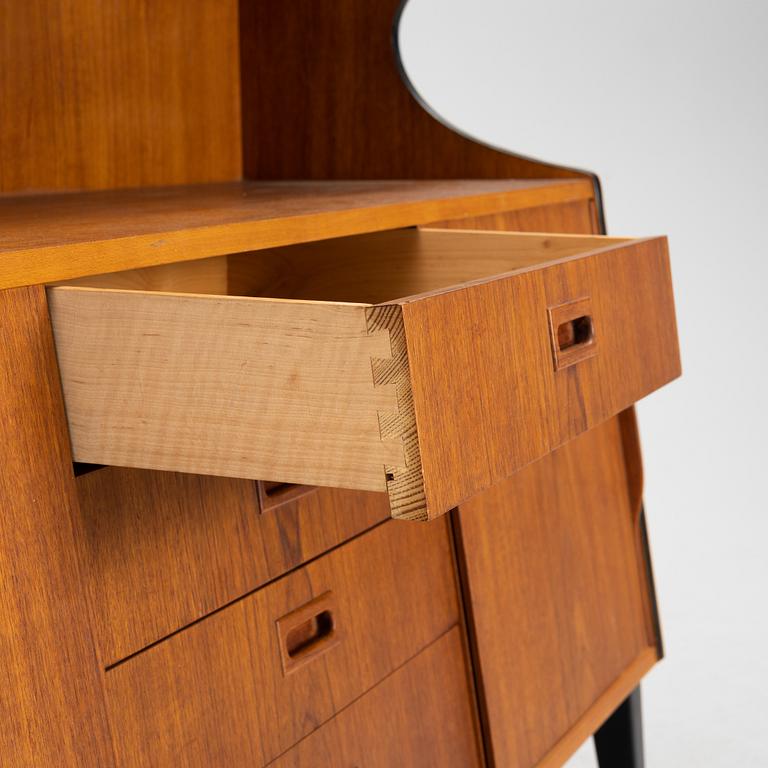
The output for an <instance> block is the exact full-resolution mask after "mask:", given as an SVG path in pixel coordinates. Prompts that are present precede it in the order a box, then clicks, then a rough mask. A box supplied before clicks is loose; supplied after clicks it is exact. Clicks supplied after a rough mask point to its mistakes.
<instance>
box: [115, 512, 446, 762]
mask: <svg viewBox="0 0 768 768" xmlns="http://www.w3.org/2000/svg"><path fill="white" fill-rule="evenodd" d="M457 621H458V603H457V595H456V586H455V580H454V566H453V561H452V554H451V547H450V540H449V534H448V528H447V523H446V522H445V521H442V520H441V521H437V522H435V523H433V524H431V525H428V526H412V525H403V524H401V523H398V522H395V521H391V520H389V521H386V522H384V523H382V524H381V525H379V526H378V527H376V528H374V529H373V530H372V531H369V532H368V533H366V534H363V535H362V536H360V537H358V538H356V539H355V540H353V541H352V542H350V543H348V544H346V545H344V546H342V547H339V548H338V549H336V550H334V551H333V552H330V553H328V554H327V555H324V556H323V557H321V558H318V559H317V560H315V561H313V562H311V563H309V564H308V565H307V566H305V567H303V568H301V569H299V570H297V571H294V572H293V573H291V574H289V575H287V576H285V577H283V578H282V579H279V580H278V581H276V582H274V583H272V584H270V585H268V586H266V587H264V588H263V589H261V590H259V591H258V592H256V593H254V594H253V595H250V596H248V597H246V598H243V599H242V600H239V601H238V602H236V603H235V604H233V605H230V606H228V607H227V608H224V609H222V610H220V611H218V612H217V613H215V614H213V615H211V616H209V617H207V618H206V619H204V620H202V621H200V622H199V623H197V624H195V625H194V626H192V627H189V628H188V629H186V630H184V631H182V632H179V633H178V634H176V635H174V636H173V637H171V638H169V639H167V640H165V641H164V642H162V643H159V644H158V645H155V646H154V647H152V648H149V649H147V650H146V651H144V652H142V653H140V654H138V655H136V656H134V657H132V658H130V659H127V660H126V661H124V662H122V663H121V664H119V665H117V666H115V667H113V668H111V669H109V670H108V671H107V672H106V677H105V686H106V694H107V701H108V708H109V713H110V721H111V730H112V734H113V739H114V743H115V749H116V753H117V757H118V763H119V764H120V765H123V766H150V765H151V766H177V765H185V766H206V768H207V766H211V765H222V766H224V765H226V766H241V765H242V766H246V765H247V766H260V765H264V764H265V763H267V762H269V761H270V760H273V759H274V758H276V757H278V756H279V755H280V754H282V753H283V752H285V751H286V750H287V749H288V748H290V747H291V746H293V745H294V744H296V742H298V741H299V740H300V739H301V738H303V737H304V736H307V735H308V734H310V733H311V732H312V731H314V730H316V729H317V728H318V727H319V726H320V725H321V724H322V723H324V722H326V721H328V720H329V719H330V718H331V717H333V716H334V715H335V714H337V713H338V712H340V711H341V710H342V709H343V708H344V707H346V706H348V705H349V704H350V703H351V702H353V701H354V700H356V699H357V698H359V697H360V696H361V695H362V694H363V693H365V692H366V691H368V690H370V689H371V688H373V687H374V686H375V685H377V684H378V683H379V682H381V681H382V680H384V679H385V678H386V677H387V676H388V675H390V674H391V673H392V672H394V671H395V670H397V669H398V668H400V667H401V666H402V665H403V664H405V663H406V662H407V661H408V660H409V659H411V658H413V657H414V656H416V655H417V654H419V653H420V652H421V651H422V650H424V649H425V648H427V647H428V646H429V645H430V644H431V643H432V642H433V641H434V640H436V639H437V638H438V637H441V636H442V635H443V634H445V633H446V632H447V631H448V630H449V629H450V628H451V627H453V626H454V625H455V624H456V623H457ZM384 716H386V715H384Z"/></svg>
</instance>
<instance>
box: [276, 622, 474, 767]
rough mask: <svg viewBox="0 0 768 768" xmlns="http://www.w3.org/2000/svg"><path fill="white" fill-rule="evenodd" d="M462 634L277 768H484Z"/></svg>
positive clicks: (444, 641) (441, 643)
mask: <svg viewBox="0 0 768 768" xmlns="http://www.w3.org/2000/svg"><path fill="white" fill-rule="evenodd" d="M478 744H479V739H478V736H477V730H476V727H475V719H474V711H473V706H472V692H471V690H470V688H469V685H468V672H467V669H466V666H465V663H464V656H463V653H462V646H461V635H460V632H459V629H458V628H454V629H452V630H451V631H450V632H449V633H448V634H447V635H445V636H444V637H442V638H440V639H439V640H437V641H435V643H434V644H433V645H431V646H430V647H429V648H427V649H426V650H425V651H422V652H421V653H420V654H419V655H418V656H417V657H416V658H415V659H413V660H412V661H409V662H408V663H407V664H406V665H405V666H404V667H402V668H401V669H398V670H397V671H396V672H394V673H393V674H392V675H391V676H390V677H388V678H387V679H386V680H384V681H383V682H381V683H379V685H377V686H376V687H375V688H374V689H373V690H372V691H370V692H369V693H366V694H365V695H364V696H363V697H362V698H361V699H359V700H358V701H356V702H355V703H354V704H352V705H350V706H349V707H348V708H347V709H345V710H344V711H343V712H342V713H341V714H339V715H337V716H336V717H335V718H334V719H333V720H331V721H330V722H329V723H327V724H326V725H324V726H322V727H321V728H319V729H318V730H316V731H314V732H313V733H311V734H310V735H309V736H307V737H306V738H305V739H303V740H302V741H301V742H300V743H299V744H297V745H296V746H295V747H294V748H293V749H291V750H290V751H289V752H286V753H285V754H284V755H282V756H281V757H280V758H278V759H277V760H276V761H275V762H274V763H272V768H329V766H339V767H341V766H344V767H346V766H361V767H362V766H364V767H365V768H392V766H393V765H398V766H403V768H474V767H475V766H480V765H482V760H481V758H480V756H479V746H478Z"/></svg>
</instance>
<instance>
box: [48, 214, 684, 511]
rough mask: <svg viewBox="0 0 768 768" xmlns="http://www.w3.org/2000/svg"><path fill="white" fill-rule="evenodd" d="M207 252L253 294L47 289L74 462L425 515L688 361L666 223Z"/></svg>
mask: <svg viewBox="0 0 768 768" xmlns="http://www.w3.org/2000/svg"><path fill="white" fill-rule="evenodd" d="M211 263H212V264H214V265H216V264H222V265H223V266H222V267H221V269H222V270H226V275H225V280H226V283H225V286H224V287H222V288H220V289H219V290H221V291H222V292H224V291H225V290H226V292H228V293H230V294H233V293H237V294H246V296H243V295H239V296H233V295H226V296H225V295H218V296H211V295H207V296H204V295H198V294H180V293H168V292H165V291H161V290H126V289H122V288H111V287H110V286H120V285H124V284H125V283H124V282H120V281H121V280H125V279H126V278H124V277H122V278H121V276H120V275H117V276H113V277H110V276H106V277H101V278H99V279H96V280H93V279H92V280H91V281H90V285H80V286H71V285H70V286H57V287H52V288H50V289H49V302H50V309H51V316H52V321H53V328H54V334H55V339H56V346H57V353H58V358H59V365H60V369H61V376H62V382H63V389H64V396H65V401H66V408H67V415H68V420H69V426H70V434H71V439H72V446H73V451H74V457H75V459H76V460H79V461H83V462H93V463H100V464H115V465H120V466H135V467H147V468H154V469H165V470H177V471H183V472H194V473H202V474H212V475H225V476H233V477H245V478H266V479H270V480H276V481H284V482H295V483H308V484H312V485H327V486H339V487H346V488H356V489H362V490H380V491H384V490H386V491H388V493H389V498H390V505H391V509H392V513H393V515H394V516H395V517H403V518H412V519H424V518H426V517H435V516H437V515H439V514H442V513H444V512H446V511H447V510H448V509H451V508H452V507H454V506H456V505H457V504H458V503H459V502H461V501H462V500H464V499H467V498H469V497H470V496H472V495H473V494H475V493H476V492H478V491H480V490H482V489H484V488H487V487H489V486H491V485H493V484H494V483H496V482H497V481H499V480H502V479H504V478H506V477H507V476H509V475H511V474H512V473H513V472H515V471H516V470H517V469H519V468H520V467H522V466H524V465H526V464H528V463H530V462H531V461H533V460H535V459H537V458H540V457H541V456H544V455H545V454H547V453H549V452H550V451H551V450H553V449H554V448H556V447H557V446H559V445H561V444H563V443H565V442H566V441H568V440H569V439H571V438H572V437H574V436H576V435H577V434H579V433H581V432H583V431H585V430H587V429H589V428H590V427H592V426H594V425H595V424H597V423H600V422H602V421H604V420H605V419H607V418H609V417H610V416H613V415H615V414H616V413H618V412H619V411H621V410H623V409H624V408H626V407H627V406H629V405H630V404H632V403H633V402H635V401H636V400H638V399H639V398H641V397H643V396H644V395H646V394H648V393H649V392H651V391H652V390H654V389H656V388H658V387H660V386H661V385H663V384H665V383H666V382H668V381H669V380H670V379H673V378H674V377H676V376H677V375H679V372H680V364H679V356H678V347H677V336H676V327H675V317H674V305H673V297H672V288H671V280H670V273H669V263H668V255H667V247H666V240H665V239H663V238H657V239H650V240H627V239H621V238H599V237H591V236H589V237H585V236H564V235H530V234H518V233H507V232H477V231H447V230H421V231H420V230H416V229H410V230H395V231H391V232H384V233H379V234H375V235H365V236H360V237H351V238H344V239H340V240H334V241H326V242H321V243H314V244H310V245H302V246H292V247H289V248H284V249H277V250H272V251H261V252H255V253H253V254H248V255H237V256H232V257H230V258H229V259H228V260H226V259H225V260H224V261H222V262H211ZM190 268H191V267H190V266H189V265H187V266H185V265H177V267H175V268H174V269H178V270H180V273H181V274H183V273H184V270H185V269H190ZM172 274H173V269H172V268H170V267H169V268H166V269H165V272H164V275H165V278H166V282H165V283H164V285H165V286H168V285H170V286H174V285H175V283H174V281H173V279H172ZM169 275H171V278H170V279H169ZM183 282H184V281H183V280H182V279H181V278H180V279H179V285H181V284H182V283H183ZM180 290H189V287H188V286H184V287H183V288H181V289H180ZM249 295H251V296H252V295H257V296H262V297H263V296H268V297H269V298H252V297H249ZM401 296H404V297H406V298H397V297H401Z"/></svg>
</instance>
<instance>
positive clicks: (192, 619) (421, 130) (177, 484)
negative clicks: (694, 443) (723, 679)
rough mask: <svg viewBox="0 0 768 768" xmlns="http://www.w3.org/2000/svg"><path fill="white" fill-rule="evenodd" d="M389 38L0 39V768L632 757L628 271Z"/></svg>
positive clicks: (45, 8)
mask: <svg viewBox="0 0 768 768" xmlns="http://www.w3.org/2000/svg"><path fill="white" fill-rule="evenodd" d="M400 11H401V8H400V7H398V3H397V2H395V1H394V0H384V1H383V2H379V3H375V4H366V3H362V2H361V1H360V0H341V1H336V2H333V3H331V2H327V1H326V0H298V1H297V2H293V3H278V2H274V1H273V0H241V1H240V2H239V3H238V2H236V1H235V0H200V2H196V3H182V2H180V0H160V1H159V2H149V0H141V2H138V3H127V2H117V3H109V4H107V3H97V2H92V3H89V2H85V3H83V2H80V1H79V2H75V0H67V1H66V2H64V3H60V4H59V5H58V6H57V7H56V8H55V9H53V8H51V7H49V4H46V3H43V2H42V0H27V2H24V3H21V2H15V1H14V2H11V3H8V4H7V7H5V8H4V9H3V11H2V14H3V17H2V19H0V22H1V23H2V25H3V26H4V27H5V28H8V29H14V30H17V31H18V32H19V34H14V35H12V36H6V37H5V38H4V39H3V41H2V43H0V61H1V62H2V67H3V71H4V73H5V77H4V78H2V79H1V80H0V99H1V100H2V103H3V105H4V109H3V117H2V120H0V160H2V162H0V193H1V194H2V197H0V318H1V319H2V323H1V324H0V334H1V336H2V343H1V344H0V394H1V395H2V396H1V397H0V429H1V430H2V437H3V439H2V441H0V446H2V447H0V452H1V458H2V465H3V472H2V473H0V504H1V505H2V511H3V514H2V516H0V600H2V614H0V638H1V639H2V643H0V648H2V655H1V656H0V673H1V674H2V685H0V723H1V724H2V726H1V727H2V731H1V732H0V751H1V752H2V755H3V758H2V762H3V764H8V765H11V766H54V765H55V766H58V765H61V766H78V768H79V767H80V766H98V768H101V767H102V766H115V767H117V766H120V767H121V768H132V767H133V766H162V767H165V766H174V767H176V766H181V765H184V766H249V768H253V767H254V766H267V765H269V766H280V767H281V768H287V767H288V766H295V767H296V768H298V767H299V766H301V767H302V768H305V767H307V766H312V767H317V768H320V766H323V767H325V766H339V767H342V766H352V765H355V766H367V767H370V768H378V767H379V766H381V767H382V768H383V767H384V766H395V765H397V766H401V765H402V766H440V767H441V768H443V767H445V766H456V767H457V768H459V767H462V768H463V767H465V766H497V767H498V768H501V766H515V767H517V768H531V767H532V766H557V765H561V764H562V763H563V762H565V760H567V758H568V757H569V756H570V755H571V754H572V753H573V751H574V750H575V749H576V748H577V747H578V746H579V745H580V744H581V743H582V742H583V741H584V740H585V739H586V738H588V737H589V736H591V735H592V734H596V744H597V747H598V755H599V759H600V763H601V766H602V768H611V767H612V766H635V767H638V766H640V765H641V764H642V740H641V738H640V720H639V689H638V685H639V683H640V680H641V679H642V677H643V675H644V674H645V673H646V672H647V671H648V670H649V669H650V668H651V667H652V666H653V665H654V664H655V662H656V661H658V660H659V659H660V658H661V655H662V646H661V636H660V631H659V623H658V616H657V612H656V605H655V597H654V591H653V578H652V572H651V564H650V557H649V549H648V540H647V532H646V527H645V520H644V514H643V506H642V486H643V479H642V465H641V459H640V448H639V442H638V434H637V427H636V423H635V416H634V409H633V404H634V403H635V402H636V401H637V400H638V399H640V398H642V397H644V396H645V395H647V394H649V393H650V392H652V391H654V390H656V389H658V388H659V387H661V386H663V385H664V384H666V383H667V382H669V381H670V380H672V379H673V378H675V377H676V376H678V375H679V373H680V363H679V352H678V347H677V335H676V329H675V314H674V302H673V296H672V287H671V279H670V271H669V257H668V253H667V244H666V240H665V239H664V238H659V237H655V238H654V237H652V238H647V239H630V238H621V237H607V236H605V234H604V222H603V219H602V207H601V199H600V190H599V185H598V182H597V179H596V177H594V176H592V175H590V174H588V173H584V172H580V171H574V170H571V169H567V168H559V167H555V166H550V165H546V164H544V163H540V162H537V161H533V160H529V159H525V158H522V157H519V156H516V155H513V154H507V153H505V152H502V151H499V150H496V149H491V148H489V147H486V146H484V145H482V144H479V143H477V142H474V141H472V140H470V139H468V138H466V137H463V136H461V135H460V134H458V133H456V132H454V131H453V130H451V129H450V128H449V127H447V126H445V125H443V124H442V123H441V122H440V121H439V120H438V119H436V118H435V117H433V116H432V115H431V114H430V113H429V112H428V111H426V110H425V109H424V107H423V106H422V105H421V102H420V99H419V97H418V96H417V94H415V93H414V92H413V90H412V88H411V86H410V84H409V83H408V81H407V77H406V76H405V75H404V73H403V72H402V66H401V64H400V62H399V57H398V53H397V48H396V44H395V46H394V47H393V46H392V39H394V40H395V41H396V30H397V25H398V23H399V13H400ZM393 29H394V31H395V35H394V36H393V35H392V31H393ZM21 31H23V35H22V34H21ZM418 521H422V522H418ZM606 721H607V725H604V723H606Z"/></svg>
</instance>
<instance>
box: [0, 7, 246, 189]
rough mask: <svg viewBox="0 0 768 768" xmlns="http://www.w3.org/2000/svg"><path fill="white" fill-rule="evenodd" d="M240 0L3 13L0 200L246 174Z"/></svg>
mask: <svg viewBox="0 0 768 768" xmlns="http://www.w3.org/2000/svg"><path fill="white" fill-rule="evenodd" d="M237 30H238V27H237V2H236V0H196V2H194V3H187V2H184V1H183V0H133V2H118V3H104V2H100V0H62V1H61V2H57V3H54V4H51V3H49V2H46V0H29V1H27V2H7V3H2V4H1V5H0V73H2V76H0V104H2V105H3V113H4V115H5V119H3V120H2V121H0V192H17V191H28V190H51V189H104V188H107V187H126V186H139V185H149V184H185V183H192V182H200V181H220V180H229V179H238V178H240V176H241V173H242V170H241V152H240V143H241V141H240V88H239V71H238V66H239V62H238V31H237Z"/></svg>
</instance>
